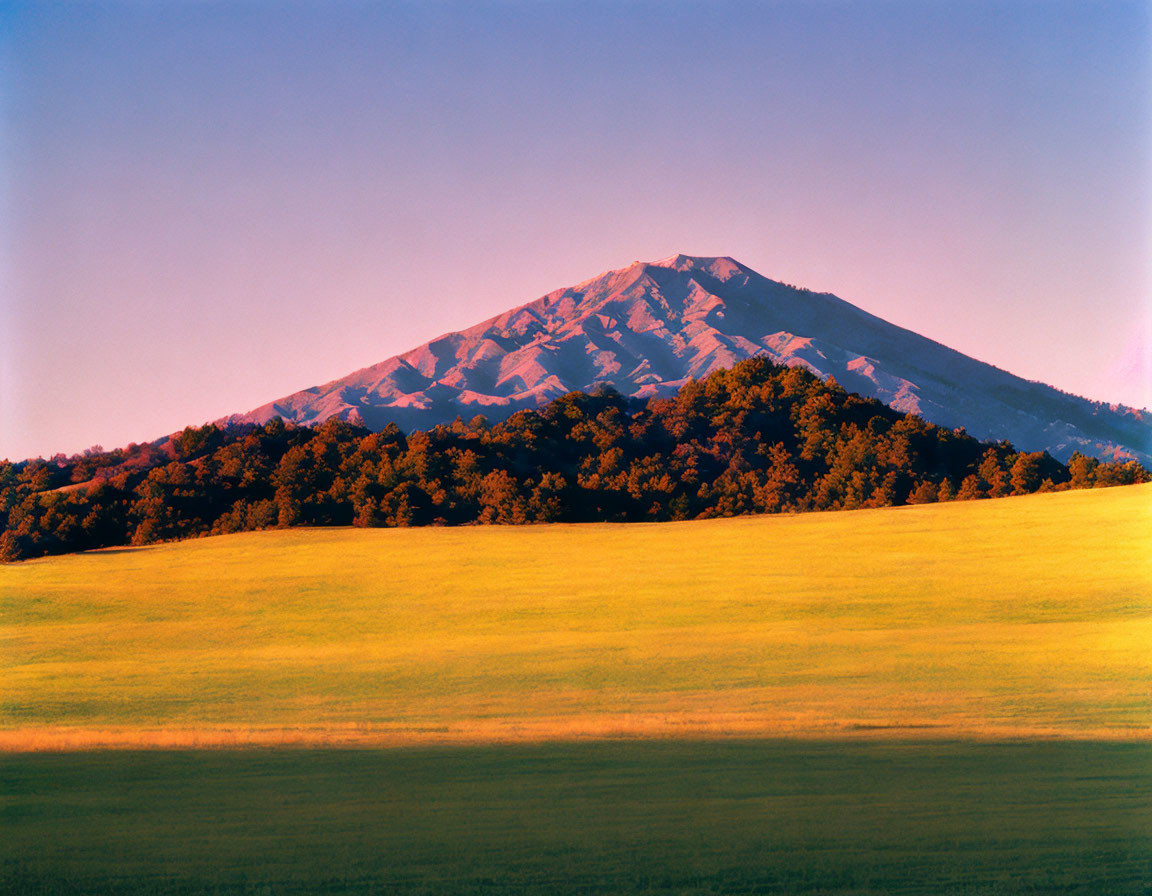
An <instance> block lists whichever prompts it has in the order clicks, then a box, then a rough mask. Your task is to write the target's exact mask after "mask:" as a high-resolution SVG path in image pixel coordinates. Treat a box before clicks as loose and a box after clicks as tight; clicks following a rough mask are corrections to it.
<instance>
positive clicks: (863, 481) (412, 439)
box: [0, 358, 1150, 562]
mask: <svg viewBox="0 0 1152 896" xmlns="http://www.w3.org/2000/svg"><path fill="white" fill-rule="evenodd" d="M1149 478H1150V477H1149V474H1148V472H1147V471H1146V470H1144V468H1143V467H1141V466H1140V465H1139V464H1138V463H1137V462H1136V461H1112V462H1101V461H1098V460H1097V459H1095V458H1091V457H1086V456H1084V455H1082V454H1075V455H1073V457H1072V458H1071V459H1070V461H1069V462H1068V464H1067V465H1065V464H1062V463H1060V462H1059V461H1057V460H1055V459H1054V458H1052V457H1051V456H1050V455H1048V454H1047V453H1046V452H1020V451H1017V450H1016V449H1015V448H1013V446H1012V445H1011V444H1009V443H1007V442H996V443H990V442H980V441H977V440H976V439H974V438H972V437H971V436H969V435H967V434H966V433H965V432H964V431H963V430H949V429H946V428H943V427H939V426H936V425H934V424H932V423H928V422H926V421H925V420H923V419H921V418H920V417H918V416H915V415H906V414H902V413H899V412H898V411H895V410H893V409H891V408H889V407H887V406H886V405H884V404H882V403H880V402H878V401H876V400H875V399H870V398H863V397H861V396H859V395H856V394H852V393H849V392H846V391H845V390H844V389H842V388H841V387H840V386H839V385H837V384H836V382H835V381H834V380H829V381H827V382H824V381H822V380H820V379H819V378H818V377H816V376H814V375H813V374H811V373H809V372H808V371H806V370H804V369H802V368H798V367H781V366H778V365H775V364H773V363H771V362H769V361H767V360H766V359H762V358H754V359H751V360H748V361H744V362H741V363H740V364H737V365H736V366H735V367H733V368H732V369H730V370H721V371H717V372H715V373H712V374H710V375H709V376H707V377H706V378H704V379H701V380H692V381H689V382H688V383H687V384H686V385H685V386H684V387H683V388H682V389H680V391H679V392H678V393H677V394H676V395H674V396H672V397H669V398H653V399H649V400H648V401H646V402H644V401H637V400H635V399H629V398H626V397H624V396H621V395H620V394H618V393H617V392H615V391H613V390H611V389H602V390H598V391H596V392H594V393H592V394H586V393H581V392H572V393H569V394H567V395H564V396H562V397H560V398H558V399H556V400H555V401H553V402H551V403H550V404H548V405H546V406H544V407H542V408H540V409H539V410H536V411H521V412H518V413H516V414H514V415H512V416H511V417H510V418H508V419H507V420H505V421H503V422H499V423H495V424H492V423H489V421H488V420H486V419H485V418H484V417H480V416H478V417H475V418H473V419H472V420H470V421H467V422H465V421H464V420H462V419H459V418H458V419H457V420H456V421H454V422H453V423H451V424H446V425H441V426H437V427H435V428H434V429H431V430H429V431H426V432H423V431H418V432H412V433H409V434H405V433H403V432H401V431H400V430H399V429H398V428H397V427H395V426H394V425H390V426H388V427H387V428H385V429H384V430H383V431H382V432H371V431H369V430H367V429H364V428H363V427H359V426H356V425H353V424H350V423H347V422H344V421H339V420H329V421H327V422H325V423H323V424H321V425H319V426H316V427H299V426H292V425H286V424H285V423H284V422H283V421H281V420H280V419H278V418H277V419H273V420H271V421H270V422H268V423H266V424H264V425H262V426H253V425H248V426H244V427H232V428H221V427H219V426H216V425H212V424H209V425H207V426H202V427H189V428H187V429H185V430H184V431H183V432H181V433H178V434H176V435H173V436H171V437H169V438H166V439H161V440H159V441H157V442H153V443H149V444H144V445H130V446H128V447H127V448H123V449H117V450H115V451H104V450H101V449H91V450H89V451H86V452H84V453H83V454H79V455H75V456H72V457H64V456H63V455H57V456H55V457H53V458H51V459H48V460H45V459H43V458H37V459H34V460H28V461H21V462H15V463H14V462H9V461H4V462H0V521H2V524H3V532H2V534H0V561H3V562H12V561H16V560H22V559H26V558H31V557H38V556H43V555H46V554H60V553H68V552H73V551H82V550H88V549H91V548H99V547H109V546H115V545H128V544H131V545H145V544H151V543H154V542H160V541H168V540H173V539H182V538H192V537H197V536H203V535H215V534H223V533H229V532H241V531H247V530H254V529H267V528H274V527H289V526H349V525H352V526H425V525H449V526H457V525H469V524H491V523H498V524H523V523H543V522H593V521H605V522H616V521H619V522H629V521H667V520H684V519H701V518H707V517H717V516H734V515H737V514H748V513H782V512H803V511H817V510H841V509H843V510H847V509H853V508H862V507H882V506H889V505H901V504H923V503H931V502H937V501H953V500H956V501H959V500H974V499H981V498H996V497H1002V496H1007V495H1021V494H1028V493H1031V492H1040V491H1055V490H1062V489H1068V488H1092V487H1104V486H1112V485H1123V484H1131V483H1138V482H1147V481H1149Z"/></svg>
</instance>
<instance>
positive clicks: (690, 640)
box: [0, 486, 1152, 749]
mask: <svg viewBox="0 0 1152 896" xmlns="http://www.w3.org/2000/svg"><path fill="white" fill-rule="evenodd" d="M1150 644H1152V486H1133V487H1126V488H1115V489H1108V490H1100V491H1087V492H1068V493H1060V494H1050V495H1037V496H1029V497H1023V498H1010V499H1003V500H997V501H981V502H972V503H961V504H948V505H932V506H922V507H909V508H897V509H886V510H876V511H860V512H851V513H835V514H809V515H802V516H793V517H759V518H739V519H730V520H714V521H703V522H689V523H678V524H664V525H626V526H621V525H617V526H614V525H586V526H539V527H521V528H503V527H499V528H497V527H478V528H466V529H418V530H311V531H308V530H293V531H276V532H263V533H251V534H246V535H235V536H227V537H221V538H208V539H201V540H197V541H191V542H184V543H178V544H171V545H162V546H156V547H148V548H139V549H126V550H108V551H100V552H93V553H88V554H82V555H75V556H68V557H57V558H47V559H43V560H36V561H31V562H26V563H22V564H16V565H11V566H7V567H0V676H2V679H3V693H2V695H0V747H3V748H7V749H21V748H40V749H44V748H49V749H50V748H61V747H72V746H93V745H122V746H140V745H168V746H195V745H206V744H230V743H254V744H277V743H300V744H320V743H343V744H414V743H436V742H445V743H448V742H467V743H475V742H490V741H518V740H521V741H522V740H529V741H535V740H546V739H573V738H597V737H605V736H616V735H637V736H693V737H710V738H715V737H718V736H756V737H778V736H803V737H813V736H817V737H828V736H833V737H861V736H869V735H872V736H884V737H891V736H894V735H901V734H903V735H911V736H917V737H924V736H938V737H957V736H961V737H1017V736H1033V735H1036V736H1060V737H1076V738H1107V739H1116V738H1136V739H1149V738H1150V737H1152V705H1150V702H1152V701H1150V698H1149V695H1150V694H1152V650H1149V645H1150Z"/></svg>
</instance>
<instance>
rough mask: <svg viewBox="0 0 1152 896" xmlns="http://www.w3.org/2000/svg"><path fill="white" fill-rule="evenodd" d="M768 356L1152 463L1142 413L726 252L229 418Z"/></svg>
mask: <svg viewBox="0 0 1152 896" xmlns="http://www.w3.org/2000/svg"><path fill="white" fill-rule="evenodd" d="M753 356H765V357H768V358H770V359H771V360H773V361H776V362H778V363H781V364H787V365H802V366H804V367H807V368H808V369H809V370H811V371H812V372H813V373H815V374H817V375H818V376H821V377H825V378H827V377H829V376H832V377H835V378H836V380H837V382H839V383H840V384H841V385H842V386H844V387H845V388H846V389H848V390H849V391H852V392H858V393H860V394H862V395H867V396H871V397H874V398H878V399H880V400H881V401H883V402H885V403H887V404H889V405H891V406H892V407H893V408H895V409H897V410H899V411H904V412H908V413H915V414H919V415H920V416H922V417H924V418H925V419H927V420H930V421H932V422H934V423H937V424H940V425H942V426H946V427H949V428H956V427H963V428H964V429H966V430H967V431H968V432H969V433H970V434H972V435H974V436H976V437H978V438H981V439H1008V440H1009V441H1011V442H1012V443H1013V444H1014V445H1015V446H1016V447H1017V448H1019V449H1021V450H1027V451H1038V450H1041V449H1046V450H1047V451H1049V452H1050V453H1051V454H1052V455H1053V456H1055V457H1057V458H1059V459H1061V460H1067V459H1068V458H1069V457H1070V456H1071V455H1072V453H1073V452H1074V451H1080V452H1082V453H1084V454H1090V455H1095V456H1097V457H1101V458H1104V459H1118V458H1135V459H1137V460H1140V461H1141V462H1142V463H1145V464H1147V463H1149V462H1150V461H1152V419H1150V418H1149V414H1148V412H1147V411H1141V410H1136V409H1133V408H1127V407H1124V406H1121V405H1109V404H1104V403H1101V402H1094V401H1088V400H1086V399H1083V398H1079V397H1076V396H1073V395H1069V394H1067V393H1064V392H1061V391H1059V390H1057V389H1054V388H1052V387H1051V386H1046V385H1044V384H1042V383H1036V382H1031V381H1028V380H1024V379H1021V378H1020V377H1017V376H1013V375H1012V374H1010V373H1007V372H1005V371H1003V370H1000V369H998V368H996V367H993V366H991V365H989V364H985V363H983V362H981V361H977V360H975V359H973V358H970V357H968V356H967V355H963V354H961V353H960V352H957V351H954V350H953V349H950V348H948V347H947V346H944V345H941V344H940V343H938V342H933V341H932V340H930V339H926V338H924V337H923V336H920V335H918V334H916V333H913V332H911V331H910V330H905V329H903V328H901V327H898V326H895V325H893V324H890V323H888V322H887V321H884V320H881V319H880V318H878V317H875V316H874V315H871V314H868V313H867V312H865V311H862V310H861V309H859V308H857V307H855V306H854V305H851V304H849V303H848V302H845V301H844V300H842V299H839V298H837V297H836V296H834V295H831V294H828V293H814V292H811V291H810V290H807V289H799V288H796V287H793V286H789V285H786V284H783V283H778V282H776V281H774V280H769V279H768V278H767V277H764V276H761V275H760V274H758V273H756V272H755V271H753V270H752V269H751V268H748V267H746V266H744V265H742V264H740V263H739V262H737V261H735V260H734V259H731V258H699V257H692V256H686V255H676V256H673V257H671V258H666V259H663V260H662V261H657V262H651V263H641V262H636V263H634V264H632V265H630V266H629V267H627V268H624V269H622V270H618V271H609V272H608V273H605V274H601V275H600V276H599V277H595V278H593V279H591V280H587V281H585V282H583V283H580V284H578V285H576V286H572V287H569V288H567V289H560V290H556V291H555V292H551V293H549V294H548V295H546V296H544V297H543V298H540V299H537V300H536V301H534V302H529V303H528V304H526V305H521V306H520V307H518V308H514V309H512V310H511V311H507V312H505V313H503V314H501V315H499V316H497V317H494V318H492V319H490V320H486V321H484V322H483V323H480V324H477V325H476V326H474V327H471V328H470V329H467V330H462V331H460V332H457V333H449V334H447V335H445V336H441V337H440V338H438V339H434V340H432V341H431V342H429V343H427V344H425V345H422V346H420V347H418V348H414V349H412V350H411V351H409V352H406V353H405V354H402V355H397V356H396V357H394V358H389V359H388V360H386V361H383V362H381V363H379V364H376V365H373V366H372V367H366V368H364V369H363V370H358V371H356V372H355V373H352V374H349V375H348V376H345V377H342V378H341V379H338V380H333V381H332V382H330V383H326V384H325V385H323V386H316V387H313V388H311V389H305V390H304V391H302V392H297V393H295V394H293V395H289V396H287V397H286V398H282V399H279V400H278V401H273V402H270V403H269V404H266V405H263V406H261V407H259V408H256V409H255V410H253V411H250V412H248V413H246V414H236V415H233V416H231V417H228V418H225V420H224V421H221V422H226V423H263V422H266V421H268V420H269V419H271V418H273V417H276V416H280V417H283V418H284V419H285V420H289V421H293V422H296V423H300V424H315V423H320V422H322V421H324V420H327V419H329V418H331V417H337V418H340V419H344V420H349V421H352V422H357V423H362V424H363V425H365V426H368V427H370V428H372V429H382V428H383V427H384V426H385V425H387V424H388V423H390V422H394V423H396V424H397V425H399V426H400V427H401V428H402V429H404V430H411V429H426V428H428V427H431V426H434V425H435V424H437V423H445V422H450V421H451V420H453V419H455V418H456V417H457V416H458V415H462V416H463V417H464V418H465V419H468V418H470V417H472V416H474V415H476V414H483V415H485V416H486V417H488V418H489V419H490V420H493V421H495V420H499V419H503V418H505V417H508V416H510V415H511V414H512V413H514V412H515V411H517V410H521V409H526V408H536V407H539V406H540V405H543V404H546V403H547V402H548V401H550V400H552V399H553V398H556V397H557V396H559V395H563V394H565V393H567V392H571V391H574V390H582V391H586V390H589V389H591V388H593V387H594V386H596V385H597V384H609V385H611V386H613V387H615V388H616V389H617V390H619V391H620V392H621V393H623V394H625V395H629V396H636V397H639V398H645V397H649V396H654V395H666V394H670V393H673V392H675V391H676V390H677V389H679V388H680V387H681V386H682V385H684V383H686V382H687V381H688V380H689V379H690V378H699V377H702V376H704V375H706V374H708V373H710V372H711V371H713V370H716V369H719V368H724V367H731V366H732V365H733V364H735V363H736V362H737V361H740V360H743V359H745V358H749V357H753Z"/></svg>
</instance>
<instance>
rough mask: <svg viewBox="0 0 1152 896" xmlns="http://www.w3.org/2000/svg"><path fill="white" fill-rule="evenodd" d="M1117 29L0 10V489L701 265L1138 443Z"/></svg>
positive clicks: (675, 16)
mask: <svg viewBox="0 0 1152 896" xmlns="http://www.w3.org/2000/svg"><path fill="white" fill-rule="evenodd" d="M1150 247H1152V4H1150V3H1148V2H1138V3H1107V2H1103V3H1088V2H1075V3H1052V2H995V3H980V2H968V0H965V2H955V3H948V2H930V0H918V2H885V3H879V4H872V3H868V4H864V3H859V4H851V3H848V2H839V3H817V2H801V3H796V2H768V3H759V4H753V3H747V4H735V3H731V4H730V3H703V2H702V3H685V2H651V3H612V4H608V3H603V4H595V3H579V4H571V5H567V4H563V3H550V2H524V3H501V4H497V3H485V2H472V3H447V2H446V3H410V4H373V3H357V2H346V3H340V2H326V3H315V4H304V3H294V4H285V3H271V2H264V3H260V2H249V3H224V2H196V3H193V2H189V3H178V2H154V3H149V2H120V3H101V2H85V3H78V4H62V3H28V4H19V3H17V4H13V3H7V4H0V457H4V456H8V457H11V458H12V459H17V458H23V457H28V456H34V455H39V454H43V455H45V456H48V455H51V454H53V453H55V452H58V451H63V452H66V453H72V452H75V451H78V450H81V449H83V448H86V447H87V446H89V445H92V444H94V443H100V444H102V445H104V446H105V447H107V448H112V447H116V446H120V445H124V444H127V443H128V442H130V441H144V440H147V439H151V438H155V437H158V436H160V435H163V434H165V433H168V432H171V431H174V430H176V429H179V428H182V427H183V426H185V425H187V424H199V423H202V422H204V421H206V420H210V419H215V418H218V417H220V416H223V415H225V414H228V413H232V412H239V411H246V410H249V409H251V408H253V407H256V406H257V405H260V404H262V403H264V402H265V401H269V400H271V399H273V398H278V397H280V396H282V395H285V394H287V393H290V392H293V391H295V390H297V389H300V388H305V387H307V386H311V385H315V384H317V383H321V382H325V381H328V380H331V379H334V378H336V377H339V376H342V375H344V374H346V373H349V372H351V371H352V370H354V369H357V368H359V367H363V366H365V365H368V364H372V363H375V362H377V361H381V360H383V359H385V358H387V357H389V356H391V355H393V354H396V353H398V352H401V351H403V350H405V349H408V348H411V347H413V346H415V345H417V344H419V343H422V342H425V341H427V340H428V339H430V338H432V337H434V336H437V335H439V334H441V333H443V332H445V331H449V330H455V329H460V328H462V327H465V326H468V325H470V324H473V323H476V322H478V321H480V320H482V319H484V318H486V317H489V316H491V315H493V314H496V313H497V312H500V311H502V310H505V309H506V308H509V307H512V306H514V305H518V304H521V303H523V302H527V301H529V300H531V299H534V298H537V297H538V296H540V295H542V294H543V293H545V292H548V291H550V290H552V289H554V288H557V287H561V286H567V285H571V284H573V283H576V282H578V281H581V280H584V279H587V278H589V277H591V276H594V275H595V274H598V273H600V272H601V271H603V270H606V269H610V268H617V267H623V266H625V265H627V264H629V263H631V262H632V261H633V260H636V259H643V260H653V259H657V258H661V257H664V256H667V255H671V254H674V253H676V252H684V253H687V254H695V255H732V256H734V257H735V258H737V259H739V260H740V261H742V262H744V263H745V264H748V265H750V266H751V267H753V268H755V269H756V270H758V271H760V272H761V273H762V274H765V275H766V276H769V277H773V278H775V279H778V280H784V281H787V282H791V283H796V284H799V285H803V286H808V287H810V288H812V289H816V290H821V291H830V292H834V293H836V294H837V295H839V296H840V297H842V298H844V299H846V300H848V301H850V302H853V303H854V304H857V305H859V306H861V307H863V308H865V309H867V310H868V311H870V312H872V313H875V314H878V315H880V316H881V317H884V318H886V319H887V320H890V321H892V322H894V323H897V324H900V325H902V326H905V327H908V328H910V329H912V330H916V331H917V332H920V333H922V334H924V335H926V336H929V337H931V338H934V339H937V340H939V341H941V342H944V343H946V344H948V345H950V346H952V347H954V348H957V349H959V350H961V351H964V352H966V353H968V354H970V355H973V356H974V357H977V358H979V359H981V360H984V361H988V362H990V363H993V364H996V365H997V366H999V367H1001V368H1004V369H1007V370H1010V371H1012V372H1014V373H1017V374H1019V375H1021V376H1024V377H1027V378H1029V379H1038V380H1043V381H1045V382H1048V383H1051V384H1052V385H1055V386H1057V387H1059V388H1061V389H1064V390H1066V391H1070V392H1075V393H1078V394H1082V395H1086V396H1088V397H1090V398H1097V399H1104V400H1108V401H1118V402H1124V403H1127V404H1132V405H1138V406H1147V405H1152V248H1150Z"/></svg>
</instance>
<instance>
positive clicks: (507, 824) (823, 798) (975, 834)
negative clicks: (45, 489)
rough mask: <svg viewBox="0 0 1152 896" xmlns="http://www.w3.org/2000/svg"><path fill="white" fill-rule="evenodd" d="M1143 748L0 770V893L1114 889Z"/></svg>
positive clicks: (101, 757) (618, 750)
mask: <svg viewBox="0 0 1152 896" xmlns="http://www.w3.org/2000/svg"><path fill="white" fill-rule="evenodd" d="M1150 760H1152V749H1150V748H1149V745H1147V744H1143V743H1122V744H1100V743H1083V742H1069V741H1058V742H1029V743H1023V744H1019V743H1018V744H1002V743H991V744H989V743H979V744H974V743H961V744H957V743H941V742H936V743H930V744H924V743H918V742H908V741H904V742H897V743H880V742H875V741H873V742H863V743H860V742H855V743H852V742H843V741H835V742H823V743H814V742H806V741H800V740H790V741H733V740H727V741H721V742H707V741H635V740H633V741H616V742H600V743H577V744H563V743H549V744H513V745H507V744H505V745H489V746H473V747H418V748H401V749H391V750H380V749H361V750H356V749H352V750H350V749H322V750H313V749H276V750H267V749H250V750H201V751H190V752H189V751H164V750H153V751H147V752H143V753H139V752H133V751H94V752H80V753H66V754H58V753H57V754H9V755H7V756H0V786H2V793H3V794H4V796H3V800H2V802H0V806H2V810H0V821H2V822H3V828H4V834H5V836H4V837H3V838H0V890H2V891H3V892H5V893H6V894H13V896H15V894H56V893H59V894H70V896H71V894H96V893H100V894H103V893H152V894H157V893H164V894H168V893H171V894H177V893H179V894H189V896H191V894H208V893H250V894H267V893H293V894H296V893H451V894H457V893H483V894H495V893H539V894H553V893H630V892H641V893H676V894H706V893H770V894H785V893H807V894H816V893H825V894H827V893H841V894H854V896H883V894H922V896H929V894H931V896H937V894H951V893H956V894H965V896H975V894H1006V893H1030V894H1038V893H1049V894H1082V896H1123V894H1133V896H1135V894H1142V893H1147V885H1148V882H1149V881H1150V880H1152V804H1150V802H1149V800H1148V799H1147V795H1148V793H1149V791H1150V790H1152V761H1150Z"/></svg>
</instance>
